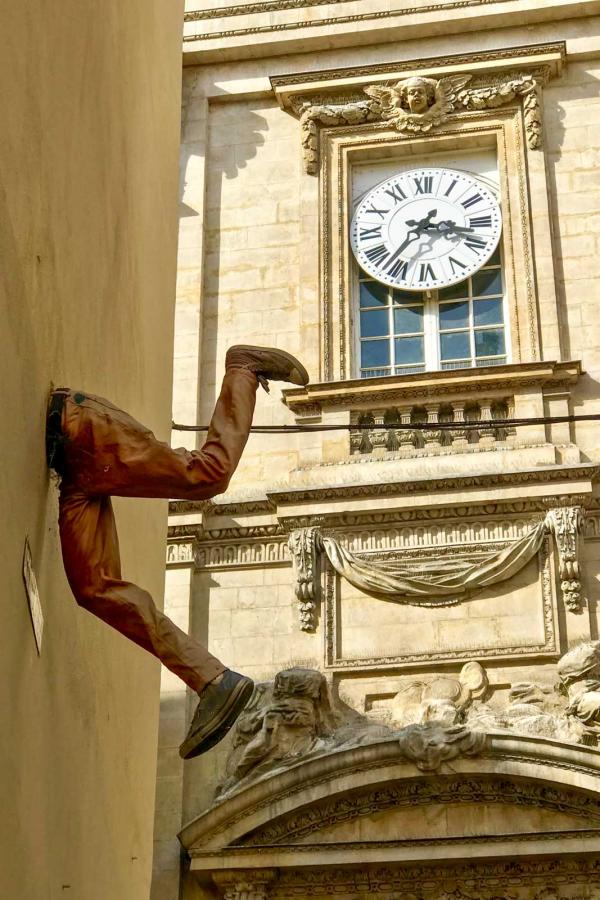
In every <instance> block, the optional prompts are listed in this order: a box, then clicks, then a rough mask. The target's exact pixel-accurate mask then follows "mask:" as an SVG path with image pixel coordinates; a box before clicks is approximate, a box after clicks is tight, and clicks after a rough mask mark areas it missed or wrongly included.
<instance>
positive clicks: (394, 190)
mask: <svg viewBox="0 0 600 900" xmlns="http://www.w3.org/2000/svg"><path fill="white" fill-rule="evenodd" d="M385 193H386V194H389V195H390V197H392V198H393V200H394V203H400V202H401V201H402V200H406V194H405V193H404V191H403V190H402V188H399V187H398V185H397V184H393V185H392V186H391V187H390V188H386V190H385Z"/></svg>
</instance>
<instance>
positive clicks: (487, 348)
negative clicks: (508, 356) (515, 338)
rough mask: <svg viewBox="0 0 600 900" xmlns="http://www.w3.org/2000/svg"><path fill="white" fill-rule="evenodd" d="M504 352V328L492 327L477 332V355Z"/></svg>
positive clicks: (493, 354) (498, 354) (496, 354)
mask: <svg viewBox="0 0 600 900" xmlns="http://www.w3.org/2000/svg"><path fill="white" fill-rule="evenodd" d="M503 353H504V329H503V328H490V329H489V330H488V331H476V332H475V355H476V356H500V355H501V354H503Z"/></svg>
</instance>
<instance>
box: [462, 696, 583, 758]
mask: <svg viewBox="0 0 600 900" xmlns="http://www.w3.org/2000/svg"><path fill="white" fill-rule="evenodd" d="M468 723H469V726H470V727H472V728H479V729H482V730H483V731H493V730H498V729H500V730H509V731H517V732H519V733H520V734H535V735H538V736H540V737H548V738H553V739H555V740H559V741H567V742H570V743H574V744H582V743H587V741H586V739H585V729H584V728H583V727H582V726H581V724H580V723H579V722H577V721H575V720H574V719H572V718H571V717H570V716H569V715H568V710H567V709H566V708H565V704H564V702H561V698H560V697H559V696H558V694H556V693H555V692H554V691H552V689H550V688H543V687H541V686H540V685H537V684H532V683H530V682H517V683H515V684H513V685H512V686H511V688H510V690H509V693H508V704H507V705H505V706H502V707H500V708H498V707H497V706H492V704H486V703H483V704H479V705H478V706H477V707H473V708H472V709H471V710H470V711H469V714H468Z"/></svg>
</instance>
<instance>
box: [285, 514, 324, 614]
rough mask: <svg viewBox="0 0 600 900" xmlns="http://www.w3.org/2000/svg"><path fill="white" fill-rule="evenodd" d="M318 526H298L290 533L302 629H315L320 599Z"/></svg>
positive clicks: (289, 544)
mask: <svg viewBox="0 0 600 900" xmlns="http://www.w3.org/2000/svg"><path fill="white" fill-rule="evenodd" d="M317 536H318V529H317V528H312V527H311V528H297V529H295V530H294V531H292V533H291V534H290V537H289V541H288V547H289V550H290V553H291V555H292V559H293V560H294V568H295V573H296V586H295V590H296V597H297V598H298V613H299V617H300V628H301V629H302V631H314V630H315V627H316V615H317V602H318V599H319V588H320V581H319V574H320V567H319V558H318V553H317V549H318V548H317Z"/></svg>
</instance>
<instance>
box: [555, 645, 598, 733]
mask: <svg viewBox="0 0 600 900" xmlns="http://www.w3.org/2000/svg"><path fill="white" fill-rule="evenodd" d="M558 674H559V677H560V680H561V684H562V685H563V688H564V689H565V691H566V692H567V696H568V699H569V706H568V708H567V713H568V714H569V715H570V716H573V717H574V718H575V719H577V720H579V721H580V722H582V723H583V724H584V726H585V729H586V731H588V732H590V731H591V732H592V733H595V734H596V735H597V734H600V641H588V642H586V643H583V644H579V645H578V646H576V647H573V648H572V649H571V650H569V651H568V652H567V653H565V655H564V656H563V657H562V659H560V660H559V663H558Z"/></svg>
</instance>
